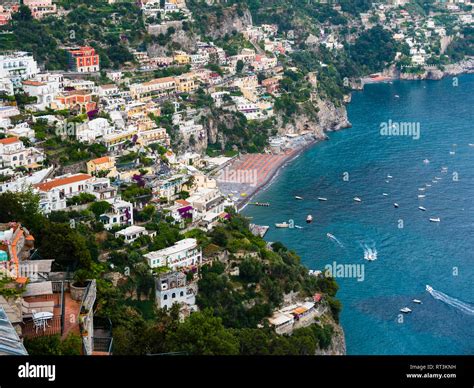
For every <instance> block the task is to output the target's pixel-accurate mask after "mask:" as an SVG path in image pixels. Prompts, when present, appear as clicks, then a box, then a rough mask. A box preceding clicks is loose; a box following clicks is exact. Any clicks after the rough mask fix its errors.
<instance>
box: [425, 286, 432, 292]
mask: <svg viewBox="0 0 474 388" xmlns="http://www.w3.org/2000/svg"><path fill="white" fill-rule="evenodd" d="M426 291H428V292H432V291H433V287H431V286H429V285H428V284H427V285H426Z"/></svg>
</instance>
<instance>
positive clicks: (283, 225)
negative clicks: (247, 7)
mask: <svg viewBox="0 0 474 388" xmlns="http://www.w3.org/2000/svg"><path fill="white" fill-rule="evenodd" d="M289 226H290V224H288V222H280V223H278V224H275V227H277V228H288V227H289Z"/></svg>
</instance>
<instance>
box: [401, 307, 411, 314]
mask: <svg viewBox="0 0 474 388" xmlns="http://www.w3.org/2000/svg"><path fill="white" fill-rule="evenodd" d="M400 312H401V313H403V314H409V313H411V309H409V308H408V307H403V308H402V309H400Z"/></svg>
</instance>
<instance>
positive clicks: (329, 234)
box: [326, 233, 345, 248]
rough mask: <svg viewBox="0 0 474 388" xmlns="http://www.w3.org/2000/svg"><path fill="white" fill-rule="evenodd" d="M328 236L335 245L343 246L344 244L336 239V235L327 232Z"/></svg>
mask: <svg viewBox="0 0 474 388" xmlns="http://www.w3.org/2000/svg"><path fill="white" fill-rule="evenodd" d="M326 235H327V236H328V238H329V239H330V240H332V241H334V242H335V243H336V244H337V245H339V246H340V247H341V248H345V246H344V244H343V243H342V242H341V241H339V240H338V238H337V237H336V236H334V235H333V234H331V233H327V234H326Z"/></svg>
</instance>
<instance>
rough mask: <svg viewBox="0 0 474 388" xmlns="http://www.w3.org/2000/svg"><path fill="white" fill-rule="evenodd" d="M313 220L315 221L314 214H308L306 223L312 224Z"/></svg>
mask: <svg viewBox="0 0 474 388" xmlns="http://www.w3.org/2000/svg"><path fill="white" fill-rule="evenodd" d="M311 222H313V216H312V215H311V214H308V216H307V217H306V223H307V224H311Z"/></svg>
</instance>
